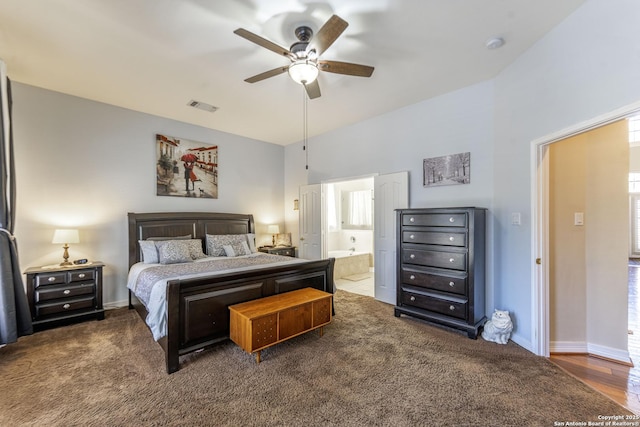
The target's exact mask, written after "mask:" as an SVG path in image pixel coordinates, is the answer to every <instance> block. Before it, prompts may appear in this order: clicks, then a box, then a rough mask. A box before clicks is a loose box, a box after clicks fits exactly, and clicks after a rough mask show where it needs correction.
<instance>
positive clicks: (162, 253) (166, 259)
mask: <svg viewBox="0 0 640 427" xmlns="http://www.w3.org/2000/svg"><path fill="white" fill-rule="evenodd" d="M156 246H157V247H158V259H159V261H160V264H177V263H180V262H191V261H193V260H192V259H191V253H190V252H189V245H188V244H185V242H184V241H182V240H163V241H161V242H156Z"/></svg>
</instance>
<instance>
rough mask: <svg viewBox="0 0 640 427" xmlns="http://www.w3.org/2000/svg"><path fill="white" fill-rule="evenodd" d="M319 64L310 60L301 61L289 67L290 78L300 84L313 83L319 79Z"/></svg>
mask: <svg viewBox="0 0 640 427" xmlns="http://www.w3.org/2000/svg"><path fill="white" fill-rule="evenodd" d="M318 72H319V70H318V64H316V63H315V62H313V61H310V60H308V59H299V60H297V61H294V62H293V63H292V64H291V65H289V76H290V77H291V79H292V80H293V81H294V82H296V83H298V84H309V83H313V82H314V81H315V80H316V79H317V78H318Z"/></svg>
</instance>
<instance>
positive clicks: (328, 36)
mask: <svg viewBox="0 0 640 427" xmlns="http://www.w3.org/2000/svg"><path fill="white" fill-rule="evenodd" d="M348 26H349V23H348V22H347V21H345V20H344V19H342V18H340V17H339V16H338V15H333V16H332V17H331V18H329V20H328V21H327V22H325V23H324V25H323V26H322V28H320V29H319V30H318V32H317V33H316V34H315V35H314V36H313V37H312V38H311V42H310V43H309V46H308V47H307V52H309V51H310V50H315V51H316V54H317V55H318V56H320V55H322V52H324V51H325V50H327V49H328V48H329V46H331V45H332V44H333V42H334V41H336V39H337V38H338V37H340V34H342V32H343V31H344V30H345V29H346V28H347V27H348Z"/></svg>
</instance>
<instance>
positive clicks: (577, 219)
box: [573, 212, 584, 225]
mask: <svg viewBox="0 0 640 427" xmlns="http://www.w3.org/2000/svg"><path fill="white" fill-rule="evenodd" d="M573 225H584V213H583V212H576V213H574V214H573Z"/></svg>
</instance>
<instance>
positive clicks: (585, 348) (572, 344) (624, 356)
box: [549, 341, 633, 366]
mask: <svg viewBox="0 0 640 427" xmlns="http://www.w3.org/2000/svg"><path fill="white" fill-rule="evenodd" d="M549 349H550V353H556V354H559V353H564V354H589V355H591V356H594V357H600V358H602V359H607V360H611V361H614V362H619V363H623V364H625V365H630V366H633V362H632V361H631V357H630V356H629V352H628V351H627V350H620V349H617V348H611V347H606V346H603V345H598V344H590V343H588V342H584V341H552V342H550V343H549Z"/></svg>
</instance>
